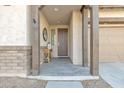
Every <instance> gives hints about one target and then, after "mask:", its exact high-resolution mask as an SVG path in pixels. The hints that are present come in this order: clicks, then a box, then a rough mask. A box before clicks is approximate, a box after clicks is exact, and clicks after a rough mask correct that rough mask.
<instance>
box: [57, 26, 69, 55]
mask: <svg viewBox="0 0 124 93" xmlns="http://www.w3.org/2000/svg"><path fill="white" fill-rule="evenodd" d="M59 29H67V34H68V35H67V39H68V40H67V56H59V51H58V50H59V48H58V40H59V39H58V34H59V33H58V32H59ZM57 56H58V57H69V29H68V28H66V27H65V28H61V27H59V28H57Z"/></svg>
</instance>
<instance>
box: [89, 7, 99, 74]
mask: <svg viewBox="0 0 124 93" xmlns="http://www.w3.org/2000/svg"><path fill="white" fill-rule="evenodd" d="M98 13H99V7H98V6H97V5H93V6H91V7H90V29H91V31H90V72H91V74H92V75H94V76H96V75H99V15H98Z"/></svg>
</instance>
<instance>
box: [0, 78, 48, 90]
mask: <svg viewBox="0 0 124 93" xmlns="http://www.w3.org/2000/svg"><path fill="white" fill-rule="evenodd" d="M46 84H47V81H43V80H34V79H26V78H20V77H0V88H44V87H45V86H46Z"/></svg>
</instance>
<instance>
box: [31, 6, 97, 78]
mask: <svg viewBox="0 0 124 93" xmlns="http://www.w3.org/2000/svg"><path fill="white" fill-rule="evenodd" d="M44 7H46V6H32V11H33V13H32V14H33V21H34V24H35V27H34V31H33V33H32V34H33V40H32V75H33V76H34V77H35V78H40V79H44V80H89V79H98V78H99V38H98V37H99V35H98V33H99V32H98V25H99V16H98V12H99V11H98V10H99V7H98V6H87V5H86V6H81V7H80V9H79V10H78V11H79V13H80V14H81V17H82V20H80V21H79V22H78V21H77V20H79V19H77V18H78V16H76V19H75V22H73V23H74V24H73V23H72V26H70V27H69V28H68V31H69V35H68V36H69V38H66V41H68V45H69V46H70V47H69V49H67V50H66V51H69V52H70V55H67V56H66V57H69V58H63V57H61V58H59V57H58V58H53V59H52V61H51V62H50V63H41V64H40V59H41V56H40V47H41V45H42V44H46V43H47V42H48V41H47V40H45V41H44V42H45V43H44V42H40V40H41V39H40V38H42V37H40V30H42V29H40V28H43V26H44V24H42V25H41V22H42V21H43V20H42V21H39V18H40V17H39V16H40V15H39V14H40V12H41V10H42V9H43V8H44ZM52 7H53V6H48V8H47V9H48V10H45V9H44V11H52V10H51V8H52ZM55 7H58V8H60V10H62V9H63V10H62V11H64V7H68V8H67V10H68V9H71V8H72V10H73V7H74V6H55ZM57 11H58V10H54V12H55V14H56V16H60V14H59V13H57ZM69 11H71V10H69ZM88 11H90V12H89V13H90V20H89V17H88ZM66 12H67V11H66ZM63 13H64V12H63ZM76 13H77V12H75V14H76ZM48 15H50V14H49V12H48ZM72 15H73V14H72ZM64 17H66V16H64ZM74 17H75V15H74ZM51 19H52V18H51ZM49 20H50V19H49ZM61 20H62V19H61ZM72 20H73V18H72ZM88 20H89V21H88ZM76 22H77V23H76ZM80 22H81V26H79V28H80V27H81V32H82V33H81V34H82V35H81V38H80V39H81V41H80V40H79V41H80V42H79V43H81V46H80V45H77V46H80V48H81V49H80V48H78V47H76V46H74V45H76V44H77V42H78V41H75V38H77V39H78V35H80V33H78V32H77V33H76V34H77V36H70V35H71V32H72V31H71V30H70V29H71V28H73V35H75V32H76V31H79V30H80V29H78V25H77V24H78V23H80ZM53 23H54V22H53ZM57 24H59V26H60V24H62V23H57ZM63 24H64V25H65V23H63ZM66 25H68V26H69V25H71V23H70V24H66ZM79 25H80V24H79ZM88 25H90V36H88ZM47 26H48V25H47ZM59 28H61V27H58V28H57V29H59ZM43 29H44V28H43ZM52 30H53V29H52ZM52 30H51V31H52ZM57 34H58V33H57ZM56 37H57V36H56ZM58 37H59V36H58ZM71 37H72V38H71ZM74 37H75V38H74ZM88 37H90V46H89V47H90V62H88V61H89V60H88V58H89V57H88V56H89V53H88ZM62 39H65V38H62ZM71 40H72V41H73V42H76V43H75V44H73V42H72V41H71ZM56 41H57V40H56ZM71 44H73V45H71ZM59 45H60V42H58V43H57V45H55V46H57V47H59ZM61 45H63V42H62V44H61ZM45 47H46V46H45ZM66 47H67V46H66ZM61 48H62V47H61ZM71 48H73V49H72V50H71ZM77 49H78V50H77ZM79 53H80V54H81V55H79ZM66 54H67V53H66ZM71 54H73V55H71ZM78 55H79V56H81V57H80V58H81V60H82V61H81V60H78V59H76V58H77V57H78ZM70 59H71V60H72V61H71V60H70ZM76 61H80V62H81V64H82V65H80V66H78V65H76V64H74V62H75V63H76ZM33 76H32V77H33Z"/></svg>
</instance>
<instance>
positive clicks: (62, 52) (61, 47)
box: [58, 28, 68, 56]
mask: <svg viewBox="0 0 124 93" xmlns="http://www.w3.org/2000/svg"><path fill="white" fill-rule="evenodd" d="M58 56H68V29H65V28H59V29H58Z"/></svg>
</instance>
